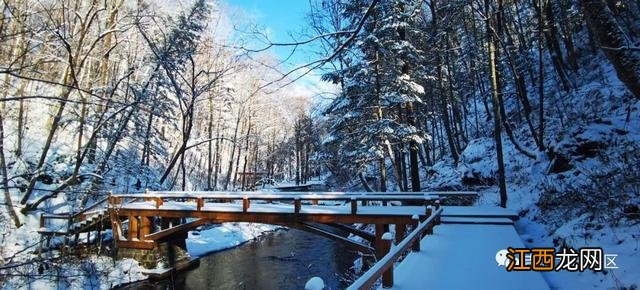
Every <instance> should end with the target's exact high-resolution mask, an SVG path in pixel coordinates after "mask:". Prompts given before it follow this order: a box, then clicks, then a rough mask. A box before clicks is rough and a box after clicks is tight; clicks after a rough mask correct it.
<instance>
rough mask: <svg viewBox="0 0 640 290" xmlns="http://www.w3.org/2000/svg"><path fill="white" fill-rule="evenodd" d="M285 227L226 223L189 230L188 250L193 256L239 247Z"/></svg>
mask: <svg viewBox="0 0 640 290" xmlns="http://www.w3.org/2000/svg"><path fill="white" fill-rule="evenodd" d="M279 229H284V227H281V226H274V225H267V224H255V223H244V222H243V223H224V224H221V225H217V226H213V227H208V228H205V229H202V230H199V231H191V232H189V238H188V239H187V250H188V251H189V255H191V256H192V257H201V256H203V255H206V254H208V253H212V252H217V251H221V250H225V249H229V248H233V247H237V246H240V245H242V244H243V243H246V242H248V241H250V240H253V239H256V238H258V237H260V236H262V235H264V234H266V233H268V232H273V231H276V230H279Z"/></svg>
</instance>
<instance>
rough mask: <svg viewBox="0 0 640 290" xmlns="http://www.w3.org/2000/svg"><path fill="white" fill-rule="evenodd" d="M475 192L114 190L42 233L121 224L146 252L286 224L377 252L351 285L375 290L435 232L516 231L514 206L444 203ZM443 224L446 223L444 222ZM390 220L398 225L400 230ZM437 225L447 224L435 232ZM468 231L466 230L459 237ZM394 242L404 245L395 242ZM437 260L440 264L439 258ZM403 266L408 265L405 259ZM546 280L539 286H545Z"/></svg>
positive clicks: (129, 240)
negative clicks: (214, 229) (234, 228)
mask: <svg viewBox="0 0 640 290" xmlns="http://www.w3.org/2000/svg"><path fill="white" fill-rule="evenodd" d="M467 197H471V198H475V197H477V193H475V192H419V193H416V192H411V193H408V192H363V193H344V192H278V193H267V192H146V193H144V194H111V195H110V196H109V197H108V198H107V199H105V200H102V201H101V202H100V203H99V204H94V205H92V206H91V207H89V208H87V209H85V210H84V211H82V212H79V213H75V214H73V215H43V216H42V218H41V224H42V228H41V233H43V234H44V235H49V236H53V235H63V236H65V243H66V241H67V238H68V237H69V236H73V235H75V236H76V240H77V239H78V235H79V233H81V232H89V231H95V230H96V229H97V227H98V226H100V229H102V227H103V226H104V225H105V223H106V224H107V225H108V226H110V227H111V228H112V230H113V237H114V241H115V244H116V246H117V247H118V248H120V249H130V250H134V251H138V250H142V251H145V250H153V249H158V248H159V246H160V244H162V243H164V242H169V243H170V244H171V245H176V244H177V245H179V246H182V247H184V240H185V239H186V237H187V233H188V231H189V230H192V229H194V228H196V227H198V226H200V225H204V224H215V223H224V222H254V223H265V224H274V225H283V226H286V227H290V228H296V229H300V230H304V231H308V232H312V233H315V234H318V235H320V236H324V237H327V238H331V239H334V240H336V241H339V242H341V243H343V244H345V245H347V246H348V247H350V248H352V249H355V250H358V251H360V252H363V253H370V254H374V255H375V257H376V258H377V260H378V263H376V264H375V265H374V266H373V267H372V268H371V269H370V270H369V271H367V273H365V274H364V275H363V276H362V277H360V279H358V280H357V281H356V282H355V283H354V284H353V285H352V287H350V289H369V288H370V287H371V286H372V285H374V283H375V282H376V281H377V280H378V279H379V278H382V284H383V286H384V287H391V286H393V285H394V278H393V277H394V264H397V262H398V261H399V259H400V258H401V257H404V256H405V254H406V253H407V252H409V251H411V252H414V253H418V254H417V255H418V256H416V254H412V255H409V256H408V257H420V256H419V255H421V254H420V253H424V251H422V252H421V250H420V248H421V244H423V246H422V247H425V246H424V245H425V241H429V240H433V241H438V239H441V238H440V237H439V235H436V236H437V237H436V238H425V237H426V236H427V235H430V234H433V233H434V232H436V233H438V232H444V233H450V232H451V231H448V229H450V228H459V227H463V228H465V229H466V228H469V227H470V228H471V229H480V230H476V232H478V231H479V232H478V233H480V232H482V233H484V232H485V229H490V227H498V229H507V232H508V231H509V230H508V229H511V231H513V226H512V224H513V220H515V219H517V218H518V216H517V214H516V213H515V212H513V211H510V210H507V209H504V208H498V207H479V206H451V205H442V204H447V202H449V200H448V199H452V200H455V201H459V200H460V198H467ZM55 219H63V220H64V219H66V220H67V221H68V223H67V225H66V230H63V231H55V230H52V229H50V228H48V227H47V226H46V225H47V224H48V223H50V221H51V220H55ZM441 223H442V224H445V225H444V226H437V225H439V224H441ZM353 224H372V225H375V231H374V232H373V233H370V232H367V231H364V230H360V229H358V228H356V227H355V226H354V225H353ZM390 225H394V227H393V229H391V227H390ZM436 226H437V227H436ZM487 226H489V227H487ZM434 227H435V228H437V229H440V228H442V230H438V231H434ZM336 230H339V231H343V232H344V231H346V232H349V233H351V234H353V235H356V236H359V237H361V238H362V241H363V242H358V241H355V240H353V239H348V238H345V237H343V236H341V235H338V234H335V232H336ZM467 231H468V230H465V231H464V232H467ZM503 232H504V230H502V232H500V234H499V235H498V234H496V235H495V236H496V238H499V237H500V236H501V235H502V233H503ZM98 233H99V230H98ZM454 233H457V234H458V237H457V238H452V241H444V242H442V243H444V244H450V243H452V242H460V241H465V240H468V238H471V239H474V240H476V239H478V240H481V239H482V238H484V237H486V235H485V234H479V235H478V236H477V237H468V238H467V237H466V236H464V235H465V234H463V233H458V232H457V231H454ZM509 233H511V232H509ZM513 233H515V231H513ZM513 233H511V237H510V240H511V241H512V242H513V241H515V240H514V239H515V238H517V234H516V235H515V236H514V235H513ZM460 234H462V235H463V236H459V235H460ZM88 236H89V235H88V234H87V237H88ZM491 236H493V235H491ZM514 237H515V238H514ZM445 238H446V237H445ZM176 241H177V243H176ZM180 241H181V242H180ZM394 242H395V244H396V246H395V247H391V245H392V244H394ZM514 243H515V242H514ZM427 247H428V248H431V247H433V246H431V245H429V246H427ZM460 248H462V247H460ZM485 250H486V251H487V252H491V251H495V249H493V246H486V249H485ZM443 252H444V253H447V254H451V253H449V252H446V251H443ZM489 256H491V255H489ZM489 258H491V257H489ZM416 259H418V258H411V260H416ZM427 260H429V261H431V260H432V259H430V258H428V259H427ZM488 261H491V259H488ZM415 263H419V264H420V265H421V264H423V263H426V262H424V261H422V260H418V262H414V264H415ZM432 263H435V265H437V263H439V262H437V261H436V262H432ZM402 264H405V263H404V262H403V263H400V265H402ZM420 267H421V266H420ZM434 267H435V268H438V267H437V266H434ZM405 268H406V267H405ZM443 271H444V270H443ZM447 271H448V270H447ZM405 272H407V273H414V272H412V271H402V272H400V273H399V274H398V276H399V277H400V281H399V283H400V284H402V285H406V283H412V281H413V282H415V281H421V280H420V279H424V277H425V276H424V275H421V274H419V275H416V276H407V275H404V273H405ZM427 276H428V275H427ZM538 280H539V279H538ZM538 280H536V279H533V280H532V281H538ZM538 282H539V281H538ZM538 282H536V283H533V284H532V285H543V284H542V283H538ZM429 283H431V282H429ZM544 285H546V284H544ZM446 288H447V287H444V288H443V289H446Z"/></svg>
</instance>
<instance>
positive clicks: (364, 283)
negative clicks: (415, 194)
mask: <svg viewBox="0 0 640 290" xmlns="http://www.w3.org/2000/svg"><path fill="white" fill-rule="evenodd" d="M442 210H443V209H442V207H441V208H439V209H437V210H436V211H435V212H433V213H432V214H431V215H430V216H429V217H428V218H427V219H426V220H425V221H424V222H422V223H420V224H419V225H418V227H417V228H416V229H414V230H413V231H411V233H410V234H409V235H408V236H407V237H406V238H404V239H403V240H402V241H401V242H400V243H399V244H398V245H397V246H395V247H394V248H392V249H391V250H390V251H389V253H387V254H386V255H384V257H382V259H380V260H379V261H378V262H377V263H376V264H375V265H373V267H371V268H370V269H369V270H368V271H367V272H365V273H364V274H363V275H362V276H360V278H358V279H357V280H356V281H354V282H353V284H351V286H349V287H348V288H347V290H356V289H357V290H362V289H370V288H371V286H373V284H374V283H375V282H376V281H377V280H378V279H379V278H380V277H381V276H382V275H383V274H384V273H385V272H386V271H393V269H390V268H391V267H393V264H394V263H395V262H396V260H398V258H400V256H402V254H403V253H405V252H406V251H408V250H409V248H410V247H412V245H413V243H414V242H416V239H421V238H422V234H423V233H424V232H425V231H427V230H428V229H429V228H430V227H431V226H432V224H434V223H436V222H437V218H438V217H439V216H440V214H442ZM417 242H420V241H419V240H418V241H417Z"/></svg>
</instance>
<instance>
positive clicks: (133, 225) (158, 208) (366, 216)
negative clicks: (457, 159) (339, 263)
mask: <svg viewBox="0 0 640 290" xmlns="http://www.w3.org/2000/svg"><path fill="white" fill-rule="evenodd" d="M441 200H442V197H441V196H440V195H439V194H435V193H406V192H405V193H388V192H387V193H303V194H301V193H299V192H298V193H293V192H279V193H255V192H245V193H235V192H226V193H220V192H148V193H146V194H143V195H141V194H114V195H111V196H110V197H109V204H108V212H109V217H110V219H111V223H112V228H113V233H114V239H115V241H116V244H117V246H118V247H119V248H134V249H152V248H154V247H155V246H156V245H157V244H158V243H159V242H162V241H164V240H166V239H169V238H171V237H173V236H175V235H184V234H186V232H187V231H189V230H191V229H193V228H195V227H198V226H200V225H203V224H212V223H223V222H254V223H265V224H274V225H282V226H287V227H291V228H296V229H301V230H305V231H309V232H312V233H315V234H318V235H321V236H324V237H328V238H332V239H335V240H337V241H339V242H342V243H344V244H345V245H347V246H349V247H351V248H353V249H356V250H359V251H362V252H365V253H367V252H369V253H376V254H377V255H380V253H382V250H381V247H382V242H381V241H382V234H383V233H384V232H385V231H387V230H388V226H389V225H392V224H393V225H395V228H396V231H395V232H396V239H398V240H401V239H402V238H403V237H404V235H405V233H406V231H407V227H408V226H412V225H413V227H415V224H416V222H417V221H418V220H425V219H427V218H428V217H429V216H431V215H433V214H434V213H435V212H437V210H438V209H439V208H440V207H441V206H440V201H441ZM374 204H376V205H374ZM382 205H387V206H382ZM437 220H439V217H438V219H437ZM350 224H375V225H376V226H375V227H376V231H375V233H374V234H371V233H368V232H365V231H362V230H358V229H356V228H355V227H353V226H351V225H350ZM124 225H127V226H126V229H127V230H126V231H125V226H124ZM326 228H335V229H339V230H342V231H347V232H349V233H352V234H354V235H357V236H360V237H361V238H363V239H364V240H366V241H369V242H370V244H371V245H373V247H371V246H370V245H367V244H365V243H359V242H356V241H353V240H351V239H347V238H344V237H342V236H340V235H336V234H334V233H333V231H331V230H327V229H326Z"/></svg>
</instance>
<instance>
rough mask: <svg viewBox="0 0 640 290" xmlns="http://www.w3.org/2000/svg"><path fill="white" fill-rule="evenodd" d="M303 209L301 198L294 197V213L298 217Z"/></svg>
mask: <svg viewBox="0 0 640 290" xmlns="http://www.w3.org/2000/svg"><path fill="white" fill-rule="evenodd" d="M301 207H302V204H301V202H300V198H299V197H297V196H296V197H294V199H293V212H294V213H295V214H296V216H297V215H298V214H300V208H301Z"/></svg>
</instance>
